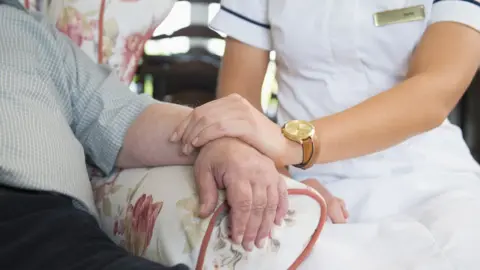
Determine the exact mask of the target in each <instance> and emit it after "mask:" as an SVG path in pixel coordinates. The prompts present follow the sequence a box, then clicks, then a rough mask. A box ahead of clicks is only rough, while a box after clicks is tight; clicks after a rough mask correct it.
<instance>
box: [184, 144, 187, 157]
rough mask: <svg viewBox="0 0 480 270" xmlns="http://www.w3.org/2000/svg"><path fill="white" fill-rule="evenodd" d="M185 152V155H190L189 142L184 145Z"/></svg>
mask: <svg viewBox="0 0 480 270" xmlns="http://www.w3.org/2000/svg"><path fill="white" fill-rule="evenodd" d="M183 153H184V154H185V155H188V144H185V145H184V146H183Z"/></svg>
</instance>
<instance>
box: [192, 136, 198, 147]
mask: <svg viewBox="0 0 480 270" xmlns="http://www.w3.org/2000/svg"><path fill="white" fill-rule="evenodd" d="M197 142H198V137H196V138H195V139H193V141H192V145H193V146H197Z"/></svg>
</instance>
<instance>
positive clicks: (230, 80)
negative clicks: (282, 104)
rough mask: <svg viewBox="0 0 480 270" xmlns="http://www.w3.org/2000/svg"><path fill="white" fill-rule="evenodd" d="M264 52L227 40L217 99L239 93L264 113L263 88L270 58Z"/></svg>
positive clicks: (267, 53) (266, 52)
mask: <svg viewBox="0 0 480 270" xmlns="http://www.w3.org/2000/svg"><path fill="white" fill-rule="evenodd" d="M269 55H270V54H269V52H268V51H264V50H261V49H258V48H254V47H252V46H248V45H246V44H243V43H241V42H239V41H237V40H234V39H232V38H227V41H226V47H225V54H224V57H223V60H222V67H221V69H220V72H219V78H218V86H217V97H218V98H221V97H226V96H228V95H230V94H234V93H237V94H239V95H241V96H242V97H243V98H245V99H246V100H248V101H249V102H250V103H251V104H252V105H253V106H254V107H255V108H256V109H257V110H259V111H261V112H263V110H262V104H261V95H262V86H263V81H264V80H265V73H266V71H267V67H268V63H269V62H270V56H269Z"/></svg>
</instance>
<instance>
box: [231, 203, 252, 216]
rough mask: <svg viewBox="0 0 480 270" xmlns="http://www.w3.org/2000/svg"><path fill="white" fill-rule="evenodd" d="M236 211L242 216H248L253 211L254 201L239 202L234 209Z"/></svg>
mask: <svg viewBox="0 0 480 270" xmlns="http://www.w3.org/2000/svg"><path fill="white" fill-rule="evenodd" d="M233 208H234V209H233V210H234V211H237V212H238V213H241V214H247V213H249V212H250V210H251V209H252V201H251V200H243V201H240V202H238V203H237V204H236V205H235V206H234V207H233Z"/></svg>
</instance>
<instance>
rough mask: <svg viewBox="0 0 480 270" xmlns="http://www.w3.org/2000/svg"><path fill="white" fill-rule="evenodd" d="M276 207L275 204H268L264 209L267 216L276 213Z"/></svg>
mask: <svg viewBox="0 0 480 270" xmlns="http://www.w3.org/2000/svg"><path fill="white" fill-rule="evenodd" d="M277 207H278V204H277V203H269V204H267V206H266V207H265V211H266V212H267V213H268V214H273V213H276V212H277Z"/></svg>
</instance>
